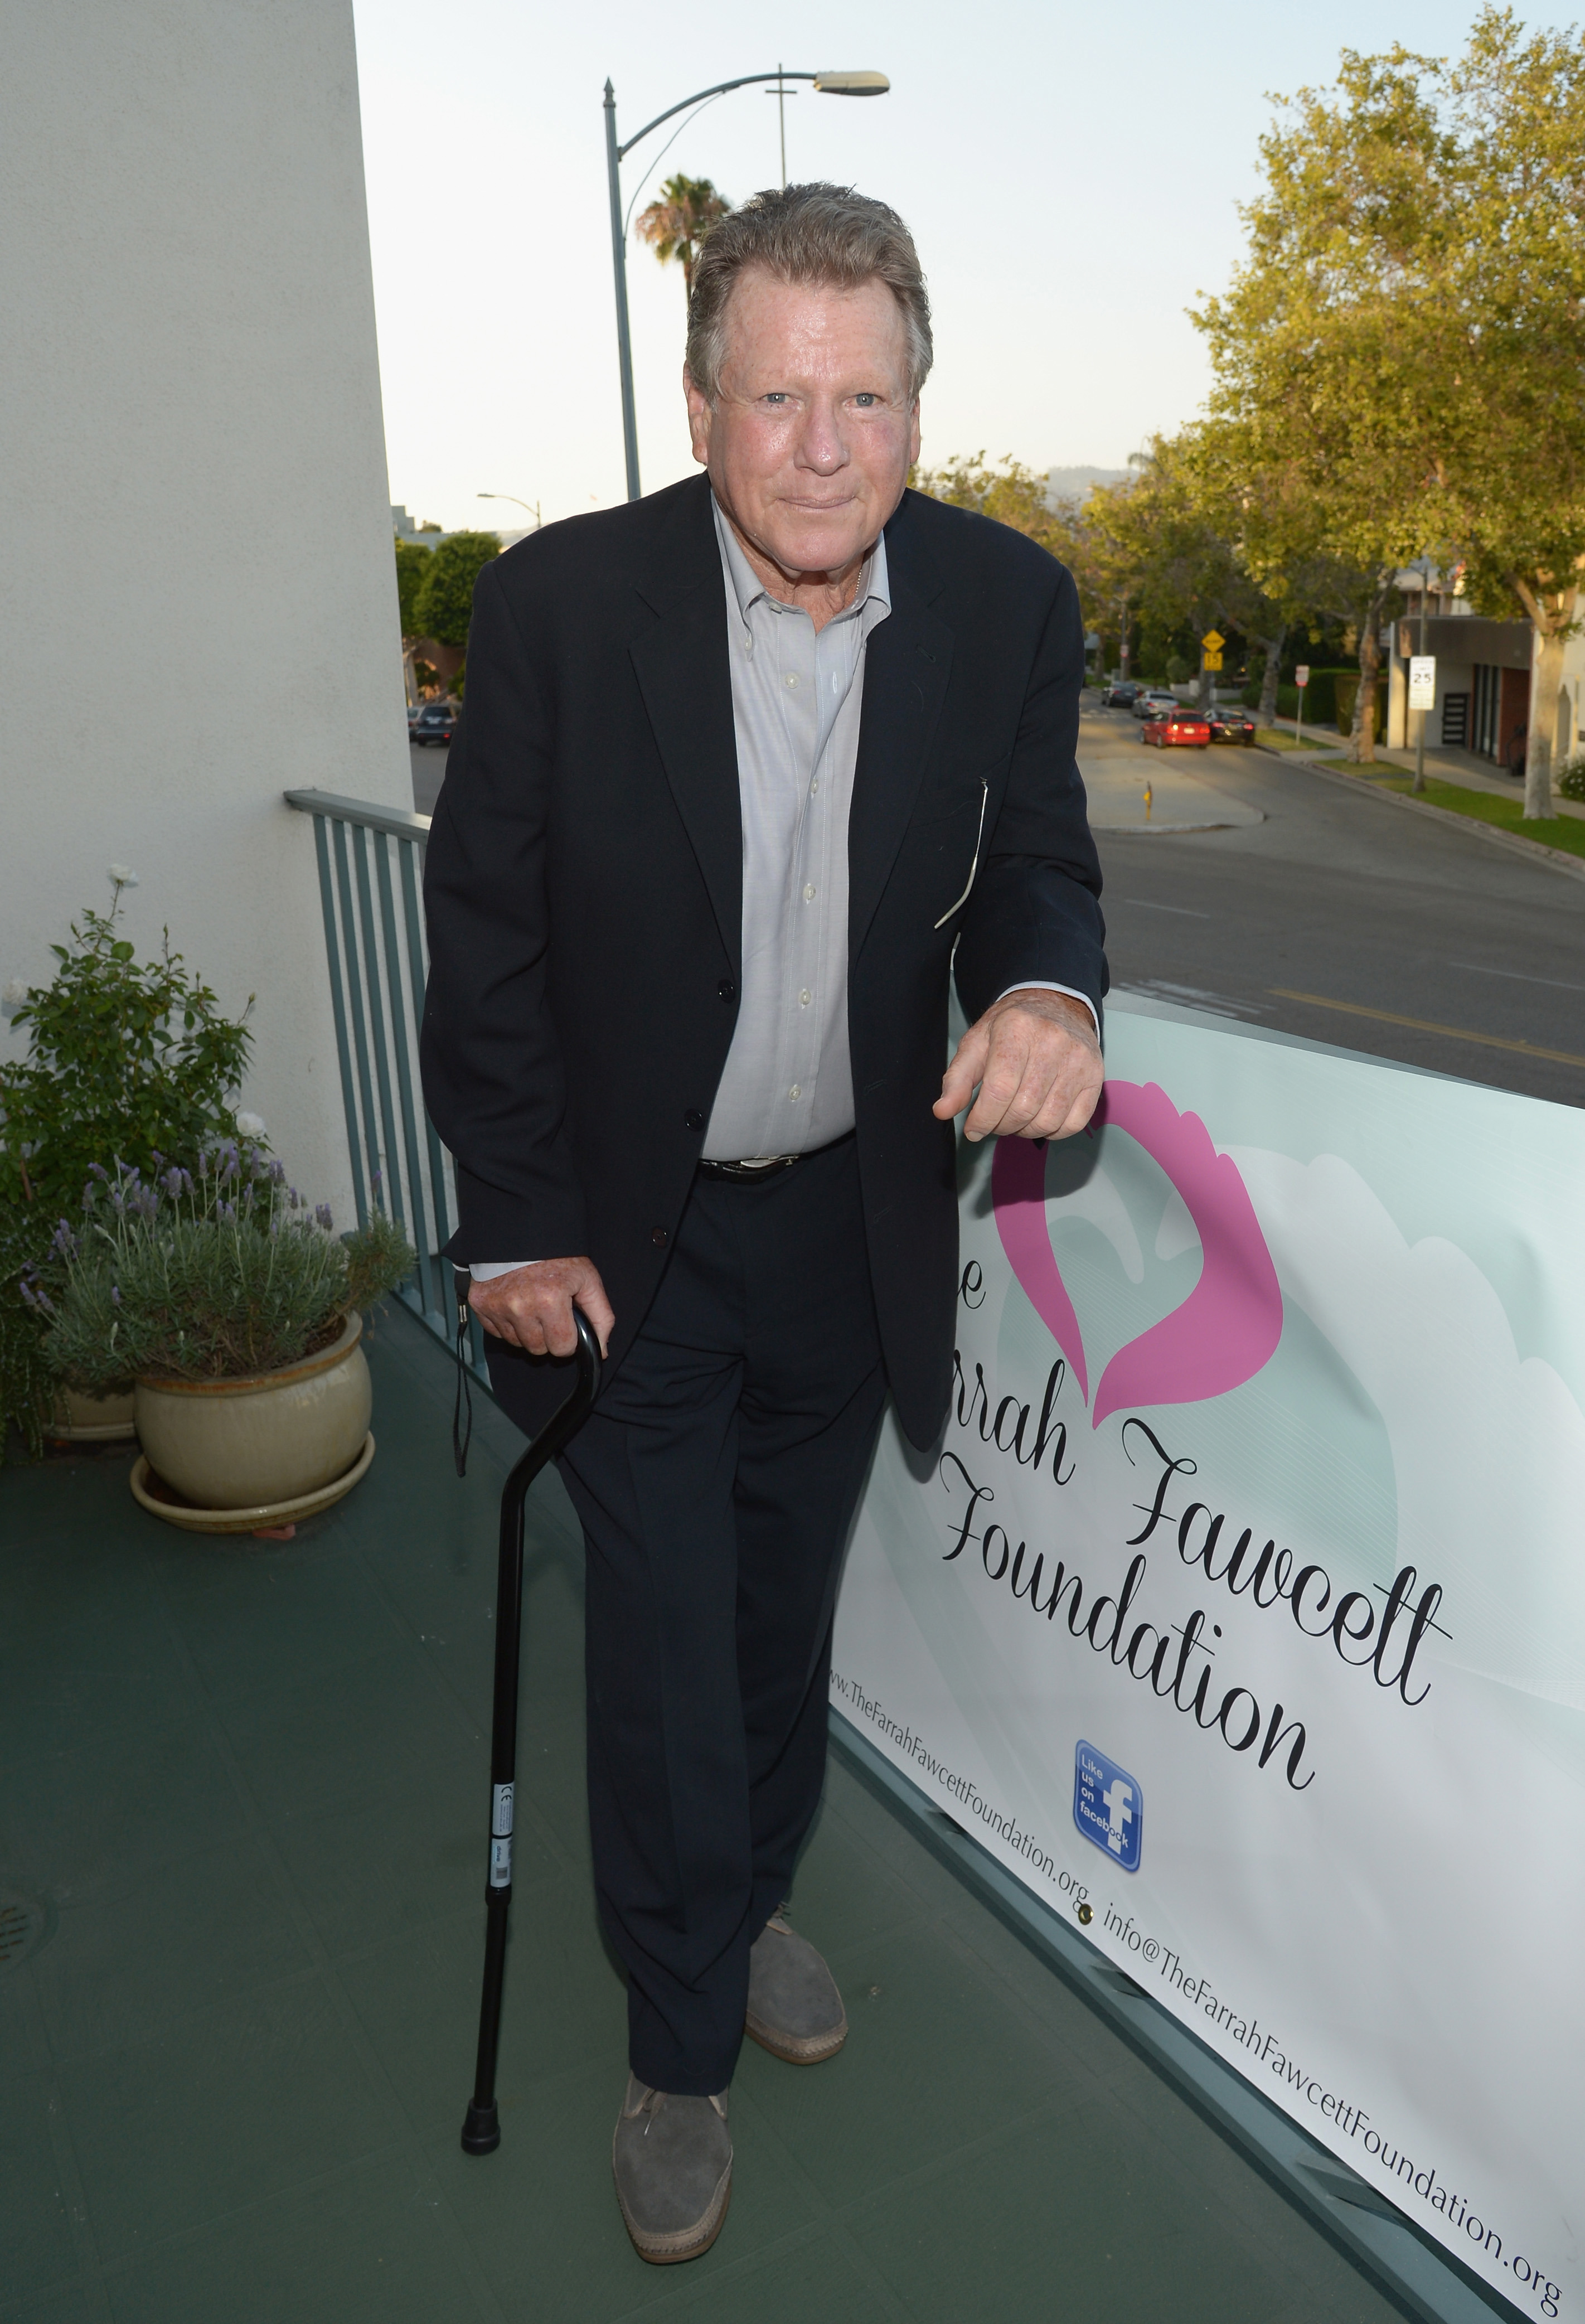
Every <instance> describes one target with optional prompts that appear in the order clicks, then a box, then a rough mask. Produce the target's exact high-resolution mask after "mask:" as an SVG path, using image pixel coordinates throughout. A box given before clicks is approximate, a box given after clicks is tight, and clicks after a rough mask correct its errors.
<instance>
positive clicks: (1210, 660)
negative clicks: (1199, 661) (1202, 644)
mask: <svg viewBox="0 0 1585 2324" xmlns="http://www.w3.org/2000/svg"><path fill="white" fill-rule="evenodd" d="M1205 667H1206V669H1221V655H1220V654H1219V653H1212V652H1211V651H1210V650H1207V652H1206V655H1205Z"/></svg>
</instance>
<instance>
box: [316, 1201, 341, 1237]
mask: <svg viewBox="0 0 1585 2324" xmlns="http://www.w3.org/2000/svg"><path fill="white" fill-rule="evenodd" d="M314 1218H315V1221H316V1222H317V1223H318V1225H320V1226H322V1227H323V1228H324V1230H325V1231H326V1233H327V1234H328V1233H329V1232H330V1231H331V1229H332V1228H333V1227H334V1225H335V1223H336V1222H335V1220H334V1219H333V1218H332V1217H331V1215H330V1205H329V1203H316V1204H315V1206H314Z"/></svg>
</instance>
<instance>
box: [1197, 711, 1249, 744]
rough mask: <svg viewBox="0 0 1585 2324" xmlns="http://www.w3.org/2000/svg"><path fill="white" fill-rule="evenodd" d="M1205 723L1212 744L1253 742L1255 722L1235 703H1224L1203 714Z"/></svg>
mask: <svg viewBox="0 0 1585 2324" xmlns="http://www.w3.org/2000/svg"><path fill="white" fill-rule="evenodd" d="M1205 723H1206V724H1207V725H1208V726H1209V727H1210V729H1211V739H1212V742H1253V741H1254V740H1255V721H1254V720H1253V719H1252V718H1251V717H1250V715H1249V712H1248V711H1247V710H1244V709H1241V708H1240V707H1239V705H1238V704H1236V703H1226V702H1224V703H1223V704H1222V705H1221V707H1220V708H1217V707H1215V706H1214V705H1213V706H1212V708H1211V709H1210V710H1208V711H1207V712H1206V713H1205Z"/></svg>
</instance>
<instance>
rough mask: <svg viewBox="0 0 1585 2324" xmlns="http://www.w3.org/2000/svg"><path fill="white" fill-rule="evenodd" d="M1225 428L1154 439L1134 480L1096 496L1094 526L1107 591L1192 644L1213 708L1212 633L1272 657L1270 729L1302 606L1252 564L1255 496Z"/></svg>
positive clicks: (1087, 520)
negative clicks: (1205, 650) (1250, 497)
mask: <svg viewBox="0 0 1585 2324" xmlns="http://www.w3.org/2000/svg"><path fill="white" fill-rule="evenodd" d="M1222 432H1223V431H1221V430H1218V429H1212V428H1211V427H1208V426H1206V425H1204V424H1201V425H1199V426H1196V427H1192V428H1187V429H1184V430H1183V431H1182V432H1181V433H1180V434H1179V435H1177V436H1175V437H1164V436H1157V437H1154V438H1152V439H1151V441H1150V443H1149V445H1148V447H1147V449H1146V450H1145V451H1144V452H1143V453H1142V454H1139V455H1138V456H1137V457H1136V459H1135V462H1134V474H1133V475H1131V476H1129V477H1126V478H1124V479H1123V480H1122V481H1121V482H1120V483H1118V484H1106V485H1100V486H1098V487H1097V488H1096V490H1095V491H1094V492H1092V493H1091V495H1090V498H1089V500H1088V501H1087V502H1086V503H1085V505H1084V511H1083V519H1084V525H1085V529H1086V530H1087V532H1088V535H1089V539H1090V543H1091V558H1092V564H1093V565H1094V567H1095V569H1096V571H1097V573H1098V575H1101V576H1104V580H1105V594H1106V595H1110V596H1111V597H1113V598H1114V599H1126V600H1127V601H1128V602H1129V604H1131V605H1133V606H1135V607H1137V608H1138V613H1139V616H1140V619H1141V622H1142V623H1143V624H1144V625H1145V627H1146V628H1147V630H1148V631H1150V632H1156V633H1159V634H1160V635H1161V636H1163V637H1164V638H1172V637H1175V636H1177V635H1180V634H1181V635H1182V636H1183V637H1184V640H1185V641H1186V642H1192V647H1193V669H1195V670H1196V671H1197V672H1198V675H1199V680H1200V700H1201V704H1202V705H1205V704H1207V703H1208V702H1209V701H1210V698H1211V694H1212V687H1213V685H1214V681H1215V672H1214V671H1212V670H1210V669H1206V668H1205V667H1204V665H1203V658H1202V653H1201V648H1200V641H1201V640H1202V639H1203V637H1204V636H1205V635H1206V633H1207V632H1209V631H1211V630H1212V629H1216V630H1218V631H1220V632H1221V633H1222V634H1223V635H1224V636H1226V635H1228V634H1230V633H1231V634H1233V635H1236V636H1238V637H1239V638H1241V639H1243V640H1244V641H1246V643H1248V644H1249V645H1251V646H1253V647H1256V648H1257V649H1258V650H1260V651H1261V652H1262V653H1263V654H1264V655H1265V658H1266V685H1265V688H1264V690H1263V694H1262V709H1263V713H1264V714H1265V715H1266V723H1267V724H1270V722H1271V719H1272V718H1273V717H1274V716H1275V715H1276V683H1277V671H1278V666H1279V664H1280V661H1281V659H1282V652H1283V648H1284V645H1285V642H1286V639H1287V637H1288V634H1289V632H1290V631H1291V629H1292V628H1293V626H1294V624H1295V620H1296V619H1297V618H1298V610H1299V609H1298V607H1297V606H1296V605H1295V604H1294V603H1293V602H1292V600H1291V598H1290V599H1288V600H1287V601H1286V602H1285V599H1284V597H1283V596H1282V595H1278V594H1274V592H1273V590H1272V589H1271V587H1270V586H1268V584H1269V576H1267V579H1266V580H1263V579H1262V578H1261V577H1259V576H1257V574H1256V573H1255V572H1254V571H1253V570H1252V568H1251V565H1250V562H1249V557H1248V554H1247V544H1246V539H1245V535H1246V533H1247V530H1248V515H1247V510H1246V505H1245V500H1246V496H1245V495H1244V493H1242V492H1241V491H1240V489H1239V481H1238V478H1237V475H1236V473H1233V472H1230V470H1229V468H1228V466H1227V457H1226V446H1225V444H1224V442H1223V441H1222ZM1267 696H1269V708H1267Z"/></svg>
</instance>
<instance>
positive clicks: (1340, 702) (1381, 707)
mask: <svg viewBox="0 0 1585 2324" xmlns="http://www.w3.org/2000/svg"><path fill="white" fill-rule="evenodd" d="M1358 700H1359V671H1358V670H1357V669H1353V670H1350V672H1349V673H1348V676H1347V677H1346V678H1339V679H1338V682H1337V731H1338V733H1340V734H1343V735H1347V734H1351V733H1353V730H1354V705H1355V703H1356V702H1357V701H1358ZM1386 735H1387V667H1386V664H1385V663H1384V664H1383V665H1382V668H1381V670H1380V672H1379V673H1378V677H1377V680H1376V739H1377V741H1378V742H1382V741H1384V740H1385V739H1386Z"/></svg>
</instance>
